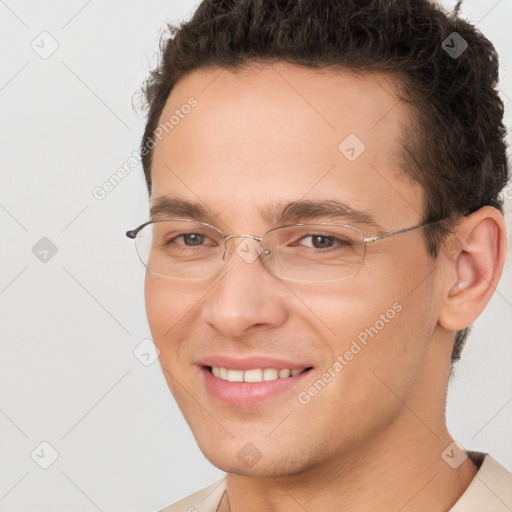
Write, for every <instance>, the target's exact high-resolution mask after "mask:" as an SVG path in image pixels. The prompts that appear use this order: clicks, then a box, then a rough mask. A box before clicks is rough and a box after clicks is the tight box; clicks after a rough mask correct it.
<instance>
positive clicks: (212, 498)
mask: <svg viewBox="0 0 512 512" xmlns="http://www.w3.org/2000/svg"><path fill="white" fill-rule="evenodd" d="M225 490H226V478H225V477H224V478H222V479H221V480H219V481H217V482H215V483H214V484H212V485H210V486H209V487H205V488H204V489H201V490H200V491H197V492H195V493H194V494H191V495H190V496H187V497H186V498H183V499H182V500H180V501H178V502H177V503H174V505H170V506H168V507H167V508H164V509H163V510H161V511H160V512H215V511H216V510H217V507H218V505H219V503H220V500H221V498H222V495H223V494H224V491H225Z"/></svg>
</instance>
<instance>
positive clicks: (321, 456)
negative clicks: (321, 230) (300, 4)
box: [145, 63, 505, 512]
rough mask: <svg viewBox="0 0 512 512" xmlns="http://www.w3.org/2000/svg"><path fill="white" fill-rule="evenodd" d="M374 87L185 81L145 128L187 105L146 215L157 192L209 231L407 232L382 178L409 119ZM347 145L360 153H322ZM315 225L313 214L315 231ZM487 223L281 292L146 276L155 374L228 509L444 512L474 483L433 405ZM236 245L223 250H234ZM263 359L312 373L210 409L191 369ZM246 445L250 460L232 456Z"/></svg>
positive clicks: (415, 202)
mask: <svg viewBox="0 0 512 512" xmlns="http://www.w3.org/2000/svg"><path fill="white" fill-rule="evenodd" d="M393 85H394V83H393V79H392V78H391V77H386V76H384V75H379V74H375V73H373V74H367V75H358V76H355V75H353V74H349V73H347V72H342V71H337V72H335V71H332V70H329V71H326V70H323V71H318V70H317V71H314V70H309V69H305V68H301V67H298V66H294V65H290V64H286V63H273V64H272V65H263V66H254V65H253V66H251V67H249V68H247V69H245V70H244V71H243V72H239V73H233V72H231V71H229V70H220V69H215V68H209V69H202V70H198V71H194V72H192V73H191V74H189V75H187V76H186V77H184V78H183V79H181V80H180V81H179V82H178V84H177V85H176V86H175V88H174V89H173V91H172V93H171V95H170V97H169V100H168V102H167V105H166V107H165V110H164V112H163V114H162V120H165V119H168V118H169V117H170V116H171V115H172V113H173V112H174V111H175V109H179V108H180V106H181V105H183V104H185V103H186V102H187V100H188V98H189V97H190V96H193V97H194V98H196V99H197V102H198V104H197V107H195V108H194V109H193V110H192V111H191V113H190V114H188V115H187V116H186V117H185V118H184V119H182V120H181V121H180V123H179V125H177V126H175V127H174V129H173V130H172V131H170V132H169V134H168V135H166V136H164V137H163V138H162V140H160V141H158V142H157V145H156V147H155V153H154V159H153V167H152V180H153V183H152V190H151V196H152V201H153V202H154V201H155V200H157V199H158V198H160V197H163V196H169V197H174V198H180V199H187V200H190V201H196V202H200V203H202V204H205V205H207V206H208V207H209V208H210V209H211V210H213V211H215V212H216V217H212V218H204V219H201V220H203V221H205V222H209V223H211V224H213V225H215V226H217V227H218V228H220V229H222V230H223V231H224V232H225V233H227V234H229V233H250V234H253V235H257V236H262V235H263V234H264V233H265V232H266V231H267V230H269V229H271V228H273V227H275V226H274V225H269V224H267V223H266V222H265V221H264V220H263V218H262V217H261V216H260V214H259V209H260V208H262V207H265V206H269V205H279V204H280V203H283V202H286V201H292V200H299V199H309V200H322V201H325V200H329V199H336V200H341V201H343V202H344V203H346V204H348V205H350V206H351V207H353V208H356V209H358V210H361V211H364V212H365V213H367V214H369V215H372V216H373V217H374V218H375V220H376V222H377V223H378V224H379V225H380V226H381V227H382V230H379V229H377V228H370V227H368V226H358V225H357V224H356V223H352V224H353V225H354V226H355V227H359V228H360V229H361V231H362V232H363V234H364V235H365V236H367V237H368V236H375V235H377V234H379V233H381V232H385V231H390V230H393V229H398V228H403V227H406V226H411V225H414V224H417V223H419V222H420V221H421V217H422V212H423V206H422V204H423V192H422V190H421V188H420V186H419V185H418V184H416V183H415V182H413V181H412V180H410V179H409V178H408V177H407V176H406V175H405V174H403V173H402V172H401V171H400V169H399V167H398V166H399V163H398V162H399V161H400V158H399V156H400V147H401V142H400V141H401V137H402V136H403V135H404V134H405V135H406V134H407V132H408V130H409V128H407V125H408V123H410V121H409V119H410V117H409V116H408V115H407V114H408V112H407V111H406V110H405V108H406V107H405V106H403V105H401V104H400V103H399V102H398V100H397V96H396V95H395V92H394V88H393ZM349 134H356V135H357V136H358V137H359V139H360V140H362V141H363V142H364V144H365V146H366V149H365V151H364V152H363V153H362V154H361V155H360V156H359V157H358V158H357V159H356V160H355V161H353V162H350V161H349V160H348V159H347V158H346V157H345V156H344V155H343V154H342V153H341V152H340V151H339V149H338V146H339V144H340V142H341V141H342V140H343V139H345V137H347V135H349ZM330 220H331V219H329V218H318V219H317V221H318V222H328V221H330ZM504 231H505V230H504V224H503V219H502V217H501V215H500V214H499V213H498V212H497V211H496V210H494V209H492V208H484V209H482V210H479V211H478V212H476V213H475V214H473V215H471V216H469V217H466V218H464V219H463V220H461V222H460V223H459V224H458V227H457V229H456V231H455V234H454V235H453V237H451V238H450V239H449V240H448V242H447V247H446V248H443V249H442V250H441V253H440V255H439V257H438V258H437V259H433V258H432V257H430V256H429V255H428V253H427V251H426V246H425V242H424V239H423V230H422V229H418V230H414V231H411V232H409V233H405V234H401V235H399V236H396V237H392V238H389V239H384V240H382V241H379V242H377V243H375V244H369V245H368V246H367V252H366V258H365V264H364V266H363V268H362V269H361V271H360V272H359V274H357V275H356V276H355V277H353V278H351V279H349V280H346V281H340V282H334V283H326V284H322V283H319V284H308V285H305V284H298V283H292V282H283V281H281V280H279V279H278V278H276V277H275V276H273V275H272V274H270V273H269V272H268V271H267V270H266V269H265V267H264V266H263V264H262V263H261V261H260V260H259V259H257V260H256V261H255V262H253V263H247V262H246V261H244V260H243V259H242V258H241V257H240V256H239V255H238V254H237V252H236V251H234V252H233V253H232V256H231V258H230V260H229V261H228V263H227V264H226V266H225V268H224V271H223V272H222V273H221V274H220V275H219V276H217V277H215V278H212V279H209V280H206V281H203V282H195V283H188V282H185V281H182V280H179V279H174V280H173V279H166V278H162V277H159V276H155V275H152V274H149V273H148V274H147V277H146V290H145V293H146V308H147V314H148V320H149V324H150V327H151V331H152V335H153V339H154V341H155V343H156V345H157V346H158V348H159V349H160V351H161V353H160V363H161V366H162V369H163V372H164V375H165V378H166V380H167V382H168V385H169V387H170V389H171V391H172V393H173V395H174V397H175V398H176V400H177V402H178V404H179V406H180V408H181V410H182V412H183V414H184V416H185V418H186V420H187V422H188V424H189V426H190V428H191V430H192V432H193V434H194V436H195V438H196V440H197V442H198V444H199V447H200V448H201V450H202V451H203V453H204V454H205V456H206V457H207V458H208V459H209V460H210V461H211V462H212V463H213V464H214V465H216V466H217V467H219V468H220V469H222V470H223V471H226V472H228V473H229V476H228V495H229V506H230V509H231V511H232V512H239V511H242V510H243V511H245V512H247V511H249V512H250V511H256V510H271V511H281V510H282V511H285V510H286V511H290V510H304V509H306V510H308V512H313V511H317V510H318V511H319V510H322V511H326V510H351V511H359V510H361V511H362V510H377V509H378V510H380V511H384V512H385V511H388V510H389V511H397V510H406V511H407V510H415V511H422V510H448V509H449V508H450V507H451V506H452V505H453V504H454V503H455V501H456V500H457V499H458V498H459V497H460V495H461V494H462V493H463V492H464V490H465V488H466V487H467V486H468V485H469V483H470V481H471V479H472V478H473V477H474V475H475V473H476V470H477V468H476V466H475V465H474V464H473V463H472V462H471V461H470V460H469V459H467V460H466V461H465V462H464V463H463V464H462V465H461V466H459V467H458V468H457V469H452V468H451V467H450V466H449V465H448V464H446V462H445V461H444V460H443V459H442V458H441V453H442V452H443V450H445V448H446V447H447V446H448V445H450V443H451V442H452V439H451V437H450V435H449V433H448V431H447V429H446V425H445V417H444V407H445V397H446V389H447V385H448V380H449V374H450V363H449V361H450V353H451V349H452V344H453V334H454V332H453V331H455V330H457V329H461V328H463V327H465V326H467V325H470V324H471V323H472V322H473V321H474V320H475V318H476V317H477V316H478V315H479V314H480V313H481V311H482V310H483V309H484V308H485V305H486V304H487V302H488V300H489V299H490V297H491V295H492V291H493V286H495V285H496V283H497V281H498V279H499V275H500V273H501V269H502V266H503V258H504ZM240 241H241V239H234V240H233V242H234V243H235V244H238V243H240ZM397 302H398V303H399V305H400V306H401V310H400V312H399V313H397V314H396V315H395V316H394V318H393V319H392V320H391V321H389V322H388V323H386V324H385V327H384V328H382V329H380V330H379V332H378V334H377V335H376V336H375V337H374V338H373V339H370V340H369V342H368V344H367V345H366V346H364V347H363V348H362V350H361V351H360V352H359V353H358V354H357V355H356V356H354V358H353V359H352V360H351V361H348V362H347V364H346V366H345V367H344V368H343V370H342V371H341V372H339V373H338V374H337V375H336V377H335V378H333V379H332V381H331V382H330V383H329V384H328V385H327V386H325V388H323V389H322V390H321V392H319V393H318V394H317V395H316V396H314V397H313V398H312V399H311V400H310V402H309V403H307V404H301V403H300V402H299V401H298V399H297V396H298V394H299V393H300V392H302V391H307V390H308V388H309V387H310V386H311V385H313V384H314V382H315V381H317V380H318V379H319V378H320V377H321V376H322V374H323V373H324V372H325V371H326V370H327V369H328V368H329V367H332V365H333V363H334V361H335V358H336V357H337V356H338V355H342V354H344V353H345V352H346V351H347V350H349V348H350V346H351V343H352V341H353V340H354V339H356V337H357V335H358V334H359V333H360V332H361V331H364V329H365V328H366V327H368V326H371V325H374V324H375V322H376V321H377V320H379V318H380V315H381V314H385V313H386V311H387V310H388V309H390V308H392V307H393V304H396V303H397ZM216 354H228V355H231V356H233V357H243V356H249V355H251V356H254V355H263V356H273V357H280V358H284V359H287V360H288V359H289V360H292V361H299V362H306V363H307V366H312V367H313V370H311V371H310V372H309V374H308V375H307V376H306V377H305V379H304V380H303V383H302V384H301V386H300V388H294V389H292V390H290V391H289V392H285V393H281V394H279V395H278V396H277V397H274V398H272V399H270V400H268V401H267V402H265V403H262V404H259V405H256V406H252V407H244V406H233V405H227V404H224V403H220V402H219V401H218V400H216V399H215V398H214V397H213V396H211V395H210V394H209V393H208V392H207V390H206V388H205V386H204V384H203V382H202V379H201V376H200V369H199V367H198V366H197V364H196V362H197V360H198V359H199V358H201V357H205V356H210V355H216ZM248 442H250V443H252V444H253V445H254V446H255V447H256V448H257V449H258V450H259V452H261V459H260V460H259V461H258V462H257V463H256V464H255V465H254V466H252V467H248V466H247V465H246V464H244V462H243V460H241V459H240V458H239V457H237V453H238V452H239V450H240V449H241V448H242V447H243V446H244V445H246V443H248Z"/></svg>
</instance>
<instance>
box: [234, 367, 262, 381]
mask: <svg viewBox="0 0 512 512" xmlns="http://www.w3.org/2000/svg"><path fill="white" fill-rule="evenodd" d="M243 373H244V382H261V380H262V378H263V370H260V369H259V368H256V369H254V370H245V372H243ZM228 375H229V371H228Z"/></svg>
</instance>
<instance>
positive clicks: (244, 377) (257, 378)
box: [206, 366, 312, 382]
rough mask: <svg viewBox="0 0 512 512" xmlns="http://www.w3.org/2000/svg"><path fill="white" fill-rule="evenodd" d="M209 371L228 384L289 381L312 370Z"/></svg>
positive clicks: (218, 369)
mask: <svg viewBox="0 0 512 512" xmlns="http://www.w3.org/2000/svg"><path fill="white" fill-rule="evenodd" d="M206 368H207V370H208V371H209V372H210V373H211V374H212V375H213V376H215V377H218V378H219V379H222V380H224V381H227V382H271V381H275V380H278V379H288V378H290V377H295V376H296V375H300V374H301V373H304V372H307V371H309V370H311V369H312V367H311V366H308V367H305V368H293V369H288V368H281V369H279V368H251V369H249V370H238V369H231V368H224V367H222V366H207V367H206Z"/></svg>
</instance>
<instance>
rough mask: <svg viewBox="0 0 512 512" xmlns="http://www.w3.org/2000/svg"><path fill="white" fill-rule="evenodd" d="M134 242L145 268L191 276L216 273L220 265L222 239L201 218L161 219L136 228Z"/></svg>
mask: <svg viewBox="0 0 512 512" xmlns="http://www.w3.org/2000/svg"><path fill="white" fill-rule="evenodd" d="M135 246H136V248H137V253H138V254H139V257H140V259H141V260H142V263H144V265H145V266H146V268H147V271H148V272H151V273H152V274H158V275H161V276H168V277H181V278H184V279H194V278H201V277H206V276H211V275H213V274H215V272H216V270H217V269H218V268H219V267H220V265H221V257H222V254H223V252H224V239H223V236H222V234H221V233H220V232H218V231H216V230H215V229H214V228H213V227H211V226H208V225H205V224H202V223H200V222H195V221H187V220H164V221H155V222H152V223H151V224H148V225H147V226H145V227H144V228H143V229H142V230H141V231H139V233H138V234H137V237H136V238H135Z"/></svg>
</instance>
